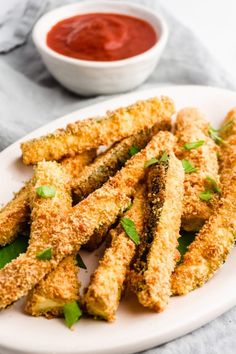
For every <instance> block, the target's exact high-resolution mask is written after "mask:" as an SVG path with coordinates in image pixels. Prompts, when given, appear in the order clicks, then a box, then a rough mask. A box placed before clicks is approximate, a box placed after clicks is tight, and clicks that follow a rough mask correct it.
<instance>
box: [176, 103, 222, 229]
mask: <svg viewBox="0 0 236 354" xmlns="http://www.w3.org/2000/svg"><path fill="white" fill-rule="evenodd" d="M208 127H209V125H208V123H207V121H206V120H205V118H204V116H203V115H202V113H201V112H199V111H198V110H197V109H196V108H184V109H182V110H181V111H180V112H179V113H178V115H177V118H176V123H175V135H176V137H177V141H178V151H177V156H178V158H180V159H181V160H182V159H185V160H189V161H190V162H191V163H192V164H193V165H194V166H195V167H196V168H197V171H196V172H193V173H188V174H185V181H184V190H185V193H184V205H183V215H182V227H183V228H184V229H185V230H186V231H196V230H199V229H200V228H201V226H202V225H203V224H204V222H205V221H206V220H208V219H209V217H210V215H211V214H212V210H213V208H214V206H215V205H216V204H217V200H218V195H217V194H215V195H214V197H213V198H212V200H211V201H210V202H206V201H203V200H201V199H200V198H199V194H200V193H201V192H203V191H204V190H205V186H206V177H207V176H209V177H211V178H213V179H214V180H215V181H216V182H217V183H219V175H218V168H219V167H218V160H217V151H218V148H217V146H216V145H215V143H214V142H213V140H212V139H211V138H210V137H209V136H208ZM199 140H204V141H205V143H204V144H203V145H202V146H200V147H198V148H197V149H193V150H185V149H183V146H184V144H186V143H189V142H196V141H199Z"/></svg>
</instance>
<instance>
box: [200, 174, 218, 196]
mask: <svg viewBox="0 0 236 354" xmlns="http://www.w3.org/2000/svg"><path fill="white" fill-rule="evenodd" d="M206 182H207V186H206V188H205V190H204V192H201V193H200V194H199V198H200V199H201V200H204V201H206V202H208V201H209V200H211V198H212V197H213V195H214V193H221V189H220V187H219V186H218V184H217V182H216V181H215V180H214V179H213V178H211V177H209V176H207V177H206Z"/></svg>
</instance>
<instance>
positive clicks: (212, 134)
mask: <svg viewBox="0 0 236 354" xmlns="http://www.w3.org/2000/svg"><path fill="white" fill-rule="evenodd" d="M218 132H219V130H217V129H214V128H212V126H211V125H209V128H208V133H209V135H210V137H211V138H212V140H214V142H215V143H216V144H218V145H220V144H222V143H223V139H222V138H221V137H220V136H219V134H218Z"/></svg>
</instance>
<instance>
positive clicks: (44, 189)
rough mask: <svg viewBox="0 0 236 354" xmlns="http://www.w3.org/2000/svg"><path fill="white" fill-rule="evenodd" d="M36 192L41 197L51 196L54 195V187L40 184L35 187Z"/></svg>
mask: <svg viewBox="0 0 236 354" xmlns="http://www.w3.org/2000/svg"><path fill="white" fill-rule="evenodd" d="M36 193H37V194H38V195H39V196H40V197H42V198H53V197H55V195H56V187H54V186H40V187H38V188H36Z"/></svg>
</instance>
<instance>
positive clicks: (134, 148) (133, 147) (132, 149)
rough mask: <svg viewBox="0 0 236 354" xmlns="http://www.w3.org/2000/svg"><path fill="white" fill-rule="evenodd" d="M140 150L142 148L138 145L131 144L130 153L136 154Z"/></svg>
mask: <svg viewBox="0 0 236 354" xmlns="http://www.w3.org/2000/svg"><path fill="white" fill-rule="evenodd" d="M139 151H140V149H139V148H138V147H137V146H131V148H130V149H129V154H130V156H134V155H136V154H137V153H138V152H139Z"/></svg>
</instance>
